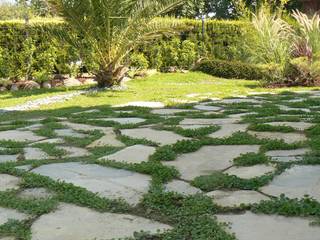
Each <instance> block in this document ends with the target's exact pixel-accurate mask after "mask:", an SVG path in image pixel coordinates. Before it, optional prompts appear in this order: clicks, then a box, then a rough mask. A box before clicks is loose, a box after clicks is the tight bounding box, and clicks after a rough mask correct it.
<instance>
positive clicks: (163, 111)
mask: <svg viewBox="0 0 320 240" xmlns="http://www.w3.org/2000/svg"><path fill="white" fill-rule="evenodd" d="M184 112H195V110H193V109H173V108H172V109H170V108H163V109H154V110H152V111H151V113H153V114H159V115H174V114H176V113H184Z"/></svg>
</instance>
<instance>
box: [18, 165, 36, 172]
mask: <svg viewBox="0 0 320 240" xmlns="http://www.w3.org/2000/svg"><path fill="white" fill-rule="evenodd" d="M15 169H18V170H22V171H26V172H27V171H29V170H30V169H32V165H22V166H18V167H15Z"/></svg>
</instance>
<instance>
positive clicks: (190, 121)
mask: <svg viewBox="0 0 320 240" xmlns="http://www.w3.org/2000/svg"><path fill="white" fill-rule="evenodd" d="M236 122H237V120H235V119H232V118H186V119H184V120H182V121H181V122H180V125H225V124H232V123H236Z"/></svg>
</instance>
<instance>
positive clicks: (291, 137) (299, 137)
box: [248, 131, 308, 143]
mask: <svg viewBox="0 0 320 240" xmlns="http://www.w3.org/2000/svg"><path fill="white" fill-rule="evenodd" d="M248 133H249V134H251V135H253V136H255V137H256V138H258V139H271V140H283V141H284V142H286V143H295V142H303V141H307V140H308V139H307V137H306V136H305V135H304V134H302V133H281V132H255V131H249V132H248Z"/></svg>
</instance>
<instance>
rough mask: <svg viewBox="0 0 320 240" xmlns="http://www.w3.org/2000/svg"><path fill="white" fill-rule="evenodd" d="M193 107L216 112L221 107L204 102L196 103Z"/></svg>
mask: <svg viewBox="0 0 320 240" xmlns="http://www.w3.org/2000/svg"><path fill="white" fill-rule="evenodd" d="M194 108H195V109H197V110H201V111H212V112H218V111H220V110H222V107H217V106H209V105H206V104H198V105H195V106H194Z"/></svg>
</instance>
